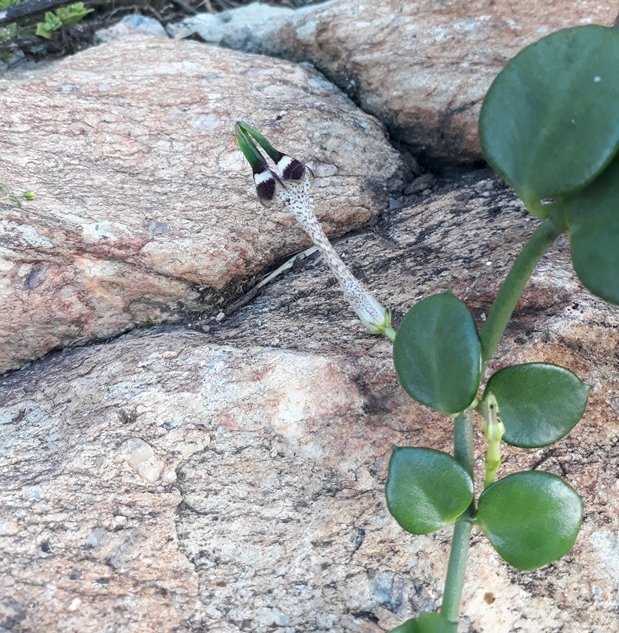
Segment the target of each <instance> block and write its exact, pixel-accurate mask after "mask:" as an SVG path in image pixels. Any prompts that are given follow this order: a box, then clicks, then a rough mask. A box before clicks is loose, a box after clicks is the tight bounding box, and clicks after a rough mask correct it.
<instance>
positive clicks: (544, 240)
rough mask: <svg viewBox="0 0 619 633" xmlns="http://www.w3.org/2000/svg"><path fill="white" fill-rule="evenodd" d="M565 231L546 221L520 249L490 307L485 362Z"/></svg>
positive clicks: (483, 339) (482, 336)
mask: <svg viewBox="0 0 619 633" xmlns="http://www.w3.org/2000/svg"><path fill="white" fill-rule="evenodd" d="M561 232H562V231H561V230H560V229H558V228H557V227H556V226H555V225H554V223H553V222H552V221H550V220H546V221H545V222H543V223H542V224H540V226H538V227H537V229H536V230H535V232H534V233H533V235H531V237H530V238H529V241H528V242H527V243H526V244H525V245H524V247H523V249H522V250H521V251H520V254H519V255H518V257H517V258H516V261H515V262H514V263H513V265H512V267H511V269H510V271H509V273H508V274H507V277H506V278H505V281H504V282H503V285H502V286H501V289H500V290H499V293H498V294H497V296H496V299H495V300H494V303H493V304H492V307H491V308H490V313H489V314H488V318H487V320H486V323H485V325H484V327H483V329H482V331H481V333H480V339H481V346H482V356H483V360H484V363H486V362H488V359H489V358H491V356H492V355H493V354H494V352H495V350H496V347H497V345H498V343H499V341H500V340H501V336H503V332H504V331H505V328H506V327H507V323H508V322H509V319H510V318H511V316H512V312H513V311H514V309H515V308H516V304H517V303H518V300H519V299H520V295H522V292H523V291H524V288H525V286H526V285H527V281H528V280H529V277H530V276H531V273H532V272H533V269H534V268H535V266H536V265H537V262H539V260H540V259H541V258H542V255H543V254H544V253H545V252H546V251H547V250H548V249H549V248H550V246H551V244H552V243H553V242H554V241H555V240H556V239H557V237H558V236H559V235H560V234H561Z"/></svg>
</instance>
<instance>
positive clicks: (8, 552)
mask: <svg viewBox="0 0 619 633" xmlns="http://www.w3.org/2000/svg"><path fill="white" fill-rule="evenodd" d="M415 202H416V203H415V204H414V205H412V206H406V207H404V208H402V209H397V210H392V211H391V212H389V213H388V214H386V215H385V216H384V217H383V218H382V219H381V221H380V222H379V223H377V224H376V226H375V227H374V231H369V232H367V231H366V232H362V233H359V234H357V235H355V236H351V237H348V238H346V239H345V240H340V241H339V242H338V244H337V246H338V250H340V252H342V253H343V255H344V258H345V259H346V260H349V261H351V262H354V264H355V268H356V269H357V270H358V271H359V273H360V275H361V276H363V277H364V279H365V280H366V281H367V282H368V284H369V285H370V286H371V287H372V288H373V289H374V290H375V291H376V294H377V295H378V296H379V297H380V299H381V300H382V301H383V302H384V303H385V304H386V305H388V306H390V307H392V308H394V310H395V313H396V317H397V318H399V317H400V316H401V314H402V313H403V311H404V310H406V309H407V308H408V307H409V306H410V304H411V303H412V302H413V301H414V300H415V299H417V298H419V297H420V296H421V295H422V294H426V293H429V292H434V291H439V290H444V289H446V288H452V289H453V290H455V291H456V292H457V294H459V295H460V296H461V297H464V298H466V300H467V302H468V303H469V305H470V306H472V308H473V309H474V311H475V313H476V315H477V316H478V317H479V318H482V314H483V312H484V311H485V310H487V307H488V305H489V303H490V301H491V298H492V296H493V295H494V292H495V290H496V287H497V285H498V283H499V281H500V279H501V278H502V276H503V274H504V272H505V269H506V267H507V265H508V262H509V261H510V260H511V259H512V257H513V254H514V252H515V251H516V250H517V248H518V245H519V244H521V243H522V241H523V240H524V239H525V235H526V234H528V233H529V232H530V231H531V226H532V224H533V222H534V221H530V222H528V223H527V222H526V221H525V219H524V213H523V211H522V209H521V207H520V206H519V204H518V203H517V202H515V201H514V200H513V198H512V196H511V194H509V193H508V192H507V190H506V189H504V188H503V187H502V186H500V185H498V184H497V183H496V181H494V180H491V179H485V180H481V181H477V182H471V183H469V185H467V186H463V187H459V188H456V189H454V190H451V191H445V192H442V193H439V194H437V193H433V194H431V195H428V196H426V197H423V198H419V199H416V200H415ZM523 226H525V229H524V230H523V229H522V227H523ZM282 239H285V237H284V236H282ZM329 284H331V279H330V277H329V275H328V273H327V272H325V269H324V266H323V265H322V264H321V263H320V262H319V261H312V262H305V264H304V265H303V266H302V267H299V268H298V269H294V270H293V271H292V272H290V273H289V274H287V275H286V276H282V277H281V278H280V279H278V280H277V281H276V282H275V283H273V284H272V285H271V286H269V287H268V288H267V289H266V290H265V291H264V292H263V294H262V295H261V296H260V297H259V298H258V299H257V300H255V301H254V302H253V303H252V304H251V305H248V306H246V307H244V308H243V309H241V310H239V311H237V312H236V313H234V314H233V315H231V316H230V317H229V318H228V319H226V320H225V321H223V323H222V324H221V325H220V326H218V327H213V328H212V329H211V331H210V332H209V333H208V334H204V333H202V334H200V333H197V332H187V331H183V330H182V329H180V328H168V331H165V330H163V329H161V328H160V329H159V331H156V330H153V331H150V332H144V333H141V334H130V335H125V336H123V337H120V338H118V339H117V340H116V341H114V342H111V343H107V344H103V345H92V346H89V347H85V348H81V349H74V350H69V351H63V352H60V353H58V354H55V355H53V356H50V357H49V358H47V359H45V360H44V361H42V362H39V363H36V364H34V365H33V366H32V367H30V368H26V369H23V370H21V371H19V372H15V373H14V374H12V375H11V376H9V377H5V378H4V380H3V381H2V382H1V383H0V405H1V406H0V411H1V413H0V421H1V423H0V450H1V454H0V548H1V549H0V596H2V599H1V601H0V627H4V629H8V630H10V631H23V632H26V631H39V630H45V631H61V632H65V631H66V632H68V631H71V632H72V631H80V632H82V631H84V632H89V631H93V632H94V631H97V632H98V631H130V632H142V631H144V632H150V631H153V630H157V631H162V632H168V631H169V632H172V631H175V632H178V633H181V632H188V631H195V632H198V631H209V632H214V633H234V632H236V631H256V632H260V633H262V632H266V631H270V630H281V631H282V632H284V633H301V632H311V631H343V632H363V633H377V632H379V631H386V630H389V629H390V628H391V627H393V626H395V625H396V624H397V623H399V622H401V621H402V620H403V619H405V618H406V617H410V616H411V615H413V614H414V613H416V612H418V611H420V610H423V609H434V608H436V607H437V606H438V604H439V602H440V594H441V590H442V578H443V575H444V572H445V566H446V559H447V546H448V545H447V541H448V532H447V531H442V532H440V533H438V534H436V535H435V536H433V537H411V536H407V535H405V534H404V533H403V532H402V531H401V530H400V529H399V528H398V527H397V525H396V524H395V522H394V521H393V520H392V519H391V518H390V517H389V515H388V514H387V512H386V508H385V504H384V500H383V486H384V480H385V474H386V473H385V470H386V461H387V459H388V456H389V452H390V446H391V444H393V443H396V444H399V445H410V444H416V445H427V446H432V447H434V448H438V449H441V448H442V449H446V450H448V449H449V444H450V423H449V422H448V421H447V420H446V419H444V418H441V417H438V416H434V415H432V414H430V413H428V411H427V410H425V409H423V408H421V407H419V406H417V405H415V404H414V403H412V402H411V401H410V400H409V399H408V398H407V397H406V396H405V395H404V394H403V392H402V390H401V389H400V388H399V387H398V386H397V384H396V381H395V377H394V374H393V371H392V369H391V361H390V346H389V344H388V342H387V341H385V340H383V339H380V338H376V337H371V336H370V335H367V334H365V333H364V332H363V331H362V330H361V329H360V327H359V326H357V325H356V323H355V322H354V321H353V319H352V317H351V316H350V314H349V312H348V309H347V307H346V305H345V304H344V303H343V300H342V299H341V297H340V296H339V293H338V292H337V291H336V289H335V287H334V286H333V285H329ZM618 326H619V317H618V313H617V310H616V308H609V307H608V306H605V305H604V304H603V303H602V302H600V301H598V300H596V299H595V298H593V297H591V296H590V295H589V294H588V293H586V292H584V291H583V290H582V288H581V287H580V286H579V284H578V283H577V281H576V280H575V278H574V275H573V273H572V272H571V269H570V267H569V264H568V263H567V258H566V245H565V244H563V243H559V244H558V246H557V247H556V248H555V249H554V250H553V251H552V252H551V253H549V255H548V256H547V257H546V258H545V259H544V260H543V262H542V264H541V265H540V267H539V269H538V270H537V272H536V273H535V275H534V277H533V279H532V282H531V285H530V288H529V290H528V291H527V293H526V295H525V297H524V299H523V301H522V303H521V305H520V306H519V308H518V311H517V314H516V319H515V321H514V322H513V324H512V326H511V327H510V329H509V331H508V336H507V339H506V341H505V344H504V345H503V346H502V347H501V349H500V352H499V355H498V357H497V361H496V363H495V366H501V365H504V364H507V363H513V362H521V361H525V360H527V361H533V360H545V361H550V362H559V363H562V364H565V365H567V366H568V367H570V368H571V369H572V370H573V371H575V372H576V373H577V374H578V375H579V376H580V377H581V378H582V379H583V380H586V381H587V382H588V383H589V384H591V385H592V393H591V399H590V405H589V407H588V411H587V414H586V416H585V418H584V420H583V421H582V422H581V423H580V424H579V426H578V427H577V429H576V430H575V431H574V432H572V433H571V434H570V435H569V436H568V437H567V438H565V439H564V440H563V441H562V442H560V443H559V444H558V445H556V446H555V447H553V448H550V449H548V450H540V451H528V452H525V451H519V450H516V449H510V450H509V451H508V453H507V463H506V464H505V468H504V472H510V471H513V470H517V469H520V468H524V467H531V466H535V467H539V468H543V469H544V470H548V471H551V472H555V473H557V474H560V475H562V476H564V477H566V478H567V479H568V480H569V481H570V482H571V483H572V484H573V485H574V486H575V488H576V489H577V490H578V491H579V493H580V494H582V495H583V497H584V498H585V504H586V514H585V522H584V525H583V530H582V532H581V535H580V537H579V540H578V542H577V545H576V547H575V548H574V550H573V552H572V553H571V554H570V555H569V556H568V557H567V558H565V559H563V560H561V561H559V562H557V563H554V564H553V565H551V566H549V567H546V568H544V569H542V570H539V571H535V572H528V573H518V572H515V571H513V570H510V569H509V568H508V567H507V566H506V565H504V564H502V563H501V562H499V561H498V560H497V558H496V557H495V555H494V554H493V553H492V551H491V549H490V547H489V546H488V544H487V543H486V542H485V541H484V539H482V538H481V537H479V536H478V537H476V538H475V539H474V543H473V547H472V552H471V562H470V568H469V571H468V575H467V583H466V586H465V595H464V601H463V621H462V625H461V627H460V632H461V633H473V631H492V632H493V633H511V632H514V631H522V632H526V633H529V632H533V631H536V632H537V631H540V632H544V633H551V632H552V633H555V632H558V631H561V630H569V631H570V632H571V633H607V632H608V631H610V630H613V627H614V623H615V612H614V610H615V609H616V606H617V604H616V591H617V589H618V587H617V574H616V569H617V565H618V564H619V554H618V552H617V544H616V533H617V514H618V513H617V510H618V507H617V505H618V504H617V495H616V492H614V491H613V485H615V474H614V469H613V468H612V467H610V465H611V464H613V463H616V459H617V429H616V425H615V424H613V421H614V419H615V418H616V415H617V413H618V412H619V401H618V400H617V392H618V390H619V371H618V369H619V358H618V357H617V352H618V344H619V329H618ZM293 348H294V349H293ZM478 465H479V464H478Z"/></svg>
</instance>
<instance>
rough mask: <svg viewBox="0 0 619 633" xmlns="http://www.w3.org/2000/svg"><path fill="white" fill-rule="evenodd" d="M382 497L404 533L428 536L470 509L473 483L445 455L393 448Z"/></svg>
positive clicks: (452, 459) (427, 450) (417, 449)
mask: <svg viewBox="0 0 619 633" xmlns="http://www.w3.org/2000/svg"><path fill="white" fill-rule="evenodd" d="M385 493H386V496H387V507H388V508H389V512H391V514H392V515H393V517H394V519H395V520H396V521H397V522H398V523H399V524H400V525H401V526H402V527H403V528H404V529H405V530H406V531H407V532H410V533H411V534H428V533H430V532H434V531H435V530H438V529H440V528H442V527H443V526H444V525H448V524H450V523H453V522H454V521H456V519H457V518H458V517H459V516H460V515H461V514H462V513H463V512H464V511H465V510H466V509H467V508H468V507H469V505H470V504H471V501H472V500H473V482H472V481H471V478H470V477H469V475H468V473H467V472H466V471H465V470H464V468H462V466H460V464H458V462H457V461H456V460H455V459H454V458H453V457H451V455H448V454H447V453H442V452H441V451H435V450H432V449H430V448H399V447H397V446H394V448H393V452H392V453H391V459H390V460H389V474H388V476H387V485H386V489H385Z"/></svg>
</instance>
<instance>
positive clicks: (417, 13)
mask: <svg viewBox="0 0 619 633" xmlns="http://www.w3.org/2000/svg"><path fill="white" fill-rule="evenodd" d="M616 15H617V6H616V5H614V4H613V3H609V2H596V1H595V0H579V1H578V2H569V3H558V2H554V1H552V0H546V1H545V2H541V3H540V2H538V1H536V0H519V1H518V2H510V1H509V0H473V1H471V2H459V1H458V0H448V1H446V2H438V1H437V0H419V1H417V2H401V1H400V0H389V1H387V2H374V1H373V0H332V1H331V2H327V3H325V4H321V5H318V6H315V7H314V6H311V7H305V8H303V9H300V10H297V11H292V10H290V9H288V8H283V7H282V8H278V9H275V8H272V7H266V6H264V5H255V4H253V5H249V6H246V7H240V8H238V9H232V10H229V11H227V12H225V13H222V14H218V15H212V14H202V15H197V16H192V17H189V18H186V19H185V20H183V21H182V22H181V24H180V25H178V26H177V27H176V28H175V29H173V31H172V34H173V35H174V36H175V37H187V36H188V35H189V34H191V33H197V34H199V35H200V37H201V38H202V39H204V40H205V41H211V42H216V43H217V44H219V45H221V46H228V47H231V48H240V49H242V50H246V51H253V52H260V53H265V54H269V55H275V56H278V57H284V58H287V59H293V60H297V61H310V62H312V63H313V64H314V65H315V66H316V67H317V68H318V69H320V70H321V71H322V72H323V73H324V74H325V75H326V76H327V77H329V79H331V80H332V81H333V82H334V83H336V84H337V85H338V86H340V87H341V88H342V89H343V90H345V91H346V92H347V93H348V94H349V95H350V96H351V97H352V98H353V99H354V100H355V102H356V103H358V104H359V105H360V106H361V108H362V109H363V110H365V111H366V112H369V113H371V114H373V115H375V116H376V117H377V118H379V119H380V120H381V121H383V122H384V123H385V124H386V125H387V126H388V128H389V130H390V132H391V134H392V136H393V137H394V138H395V139H397V140H398V141H400V142H401V143H403V144H405V145H406V146H408V147H409V148H410V149H412V151H413V152H414V153H416V154H422V155H425V156H426V157H427V158H429V159H438V160H440V161H448V162H449V161H452V162H453V161H455V162H471V161H478V160H480V159H481V153H480V149H479V142H478V138H477V118H478V115H479V109H480V106H481V102H482V99H483V97H484V95H485V93H486V91H487V90H488V87H489V86H490V83H491V82H492V80H493V79H494V77H495V76H496V75H497V73H498V72H499V71H500V70H501V68H502V67H503V66H504V65H505V63H506V62H507V61H508V60H509V59H510V58H511V57H513V56H514V55H515V54H516V53H517V52H518V51H519V50H520V49H521V48H523V47H524V46H526V45H527V44H530V43H531V42H534V41H536V40H538V39H540V38H541V37H543V36H544V35H547V34H548V33H550V32H552V31H556V30H558V29H561V28H565V27H568V26H577V25H579V24H591V23H596V24H605V25H607V26H611V25H612V23H613V20H614V19H615V17H616Z"/></svg>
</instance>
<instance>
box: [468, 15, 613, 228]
mask: <svg viewBox="0 0 619 633" xmlns="http://www.w3.org/2000/svg"><path fill="white" fill-rule="evenodd" d="M618 59H619V31H617V30H614V29H611V28H606V27H603V26H597V25H588V26H579V27H575V28H570V29H564V30H562V31H558V32H556V33H552V34H550V35H548V36H546V37H544V38H543V39H541V40H539V41H538V42H535V43H534V44H531V45H530V46H527V47H526V48H524V49H523V50H522V51H520V53H518V54H517V55H516V56H515V57H514V58H513V59H512V60H511V61H510V62H509V63H508V64H507V66H505V68H504V69H503V70H502V71H501V73H500V74H499V75H498V76H497V77H496V79H495V80H494V82H493V83H492V85H491V87H490V89H489V91H488V93H487V95H486V98H485V100H484V103H483V106H482V109H481V114H480V119H479V137H480V142H481V147H482V151H483V153H484V156H485V157H486V159H487V161H488V163H489V164H490V165H491V166H492V167H493V168H494V169H495V170H496V171H497V172H498V173H499V174H500V175H501V176H502V177H503V178H504V179H505V180H506V181H507V182H508V183H509V184H510V185H511V186H512V187H513V188H514V189H515V190H516V192H517V193H518V194H519V195H520V197H521V198H522V199H523V200H524V201H525V203H526V204H527V206H528V207H529V208H530V209H531V211H532V212H534V213H535V214H536V215H540V216H541V217H547V213H548V209H545V208H544V206H542V205H541V204H540V201H541V200H542V199H544V198H553V197H556V196H561V195H564V194H566V193H570V192H574V191H576V190H578V189H580V188H581V187H583V186H584V185H586V184H587V183H588V182H591V181H592V180H593V179H594V178H595V177H596V176H597V175H598V174H599V173H600V172H601V171H602V170H603V169H604V167H605V166H606V165H607V164H608V163H609V161H610V160H611V158H612V157H613V156H614V155H615V153H616V152H617V150H618V149H619V108H618V107H617V103H619V80H618V76H617V75H618V73H617V68H618V65H617V60H618Z"/></svg>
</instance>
